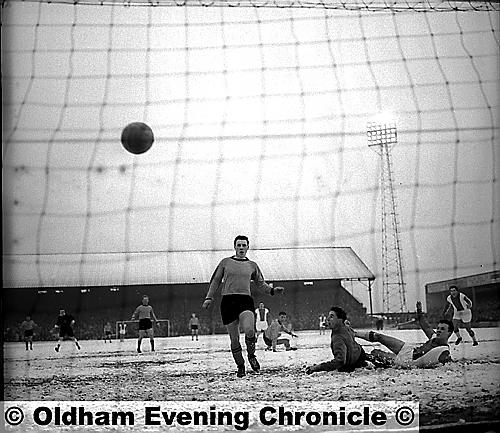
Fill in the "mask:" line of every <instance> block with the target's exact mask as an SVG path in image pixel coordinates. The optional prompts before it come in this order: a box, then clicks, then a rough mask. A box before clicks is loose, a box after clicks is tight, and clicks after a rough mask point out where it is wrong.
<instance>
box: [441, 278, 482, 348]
mask: <svg viewBox="0 0 500 433" xmlns="http://www.w3.org/2000/svg"><path fill="white" fill-rule="evenodd" d="M471 308H472V301H471V300H470V299H469V298H468V297H467V296H465V295H464V294H463V293H462V292H459V291H458V287H457V286H450V294H449V295H448V297H447V298H446V307H445V309H444V312H443V315H444V316H445V317H446V315H447V314H448V312H449V311H450V309H453V319H452V320H453V326H454V327H455V330H454V331H455V335H456V336H457V339H456V340H455V344H460V343H461V342H462V336H461V335H460V329H459V327H458V325H459V323H460V322H462V323H463V324H464V327H465V330H466V331H467V333H468V334H469V335H470V336H471V338H472V345H473V346H477V345H478V342H477V340H476V334H475V333H474V331H473V330H472V328H471V321H472V310H471Z"/></svg>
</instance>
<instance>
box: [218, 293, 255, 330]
mask: <svg viewBox="0 0 500 433" xmlns="http://www.w3.org/2000/svg"><path fill="white" fill-rule="evenodd" d="M254 310H255V307H254V304H253V299H252V297H251V296H248V295H224V296H223V297H222V301H221V303H220V314H221V316H222V323H223V324H224V325H229V324H230V323H232V322H234V321H235V320H237V319H238V318H239V317H240V314H241V313H242V312H243V311H250V312H251V313H252V314H253V312H254Z"/></svg>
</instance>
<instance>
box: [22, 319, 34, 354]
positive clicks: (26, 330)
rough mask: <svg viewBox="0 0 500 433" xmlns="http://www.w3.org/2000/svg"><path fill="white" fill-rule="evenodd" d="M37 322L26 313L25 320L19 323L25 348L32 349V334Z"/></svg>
mask: <svg viewBox="0 0 500 433" xmlns="http://www.w3.org/2000/svg"><path fill="white" fill-rule="evenodd" d="M36 326H37V324H36V323H35V322H34V321H33V320H32V319H31V317H30V316H29V315H28V316H26V320H23V322H22V323H21V326H20V328H21V332H22V333H23V338H24V342H25V343H26V350H28V346H29V350H33V334H34V331H35V328H36Z"/></svg>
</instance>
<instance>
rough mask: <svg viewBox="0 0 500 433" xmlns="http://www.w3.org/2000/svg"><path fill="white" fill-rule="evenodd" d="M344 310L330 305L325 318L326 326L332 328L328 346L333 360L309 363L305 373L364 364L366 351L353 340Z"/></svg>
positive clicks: (363, 365)
mask: <svg viewBox="0 0 500 433" xmlns="http://www.w3.org/2000/svg"><path fill="white" fill-rule="evenodd" d="M346 319H347V315H346V312H345V311H344V310H343V309H342V308H340V307H332V308H331V309H330V312H329V313H328V316H327V318H326V324H327V326H328V327H329V328H330V329H331V330H332V337H331V343H330V347H331V348H332V353H333V360H332V361H327V362H322V363H320V364H315V365H311V366H310V367H307V368H306V373H307V374H311V373H315V372H317V371H332V370H338V371H347V372H350V371H354V369H355V368H358V367H365V366H366V353H365V351H364V350H363V348H362V347H361V346H360V345H359V344H358V343H357V342H356V341H355V340H354V331H353V330H352V329H351V327H350V326H349V325H348V323H347V324H346Z"/></svg>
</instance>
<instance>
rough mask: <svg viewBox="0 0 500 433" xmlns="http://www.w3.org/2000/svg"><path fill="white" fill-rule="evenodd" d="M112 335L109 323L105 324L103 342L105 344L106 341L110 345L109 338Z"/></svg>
mask: <svg viewBox="0 0 500 433" xmlns="http://www.w3.org/2000/svg"><path fill="white" fill-rule="evenodd" d="M112 335H113V328H112V327H111V323H109V322H106V324H105V325H104V342H105V343H106V342H107V341H108V340H109V342H110V343H111V337H112Z"/></svg>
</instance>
